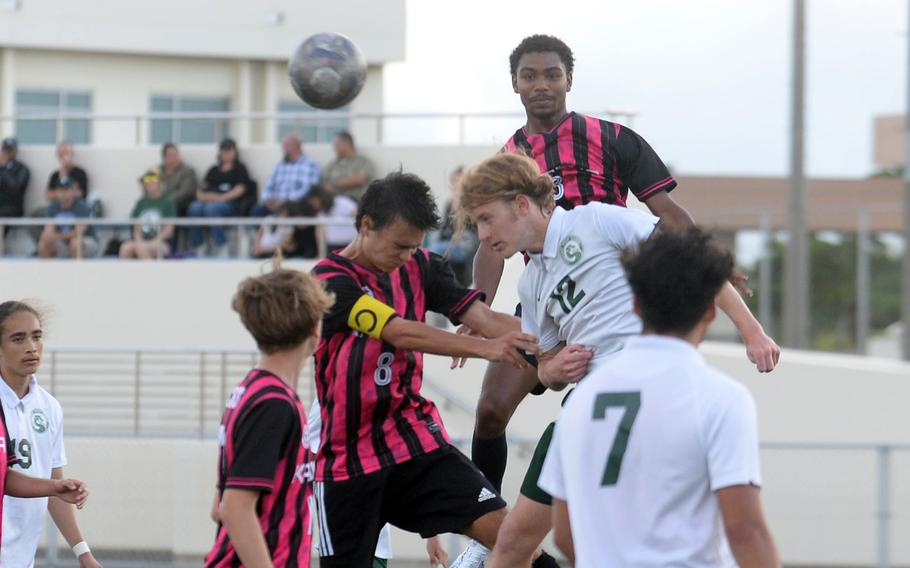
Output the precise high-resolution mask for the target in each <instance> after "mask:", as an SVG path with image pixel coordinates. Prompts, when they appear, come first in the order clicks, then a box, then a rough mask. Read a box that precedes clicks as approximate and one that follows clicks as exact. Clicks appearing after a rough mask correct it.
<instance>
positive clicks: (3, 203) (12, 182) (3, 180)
mask: <svg viewBox="0 0 910 568" xmlns="http://www.w3.org/2000/svg"><path fill="white" fill-rule="evenodd" d="M29 175H30V174H29V171H28V167H26V165H25V164H23V163H22V162H19V161H16V160H10V161H9V162H7V163H6V164H4V165H2V166H0V217H22V214H23V212H24V211H25V207H24V205H23V204H24V202H25V190H26V189H27V188H28V179H29Z"/></svg>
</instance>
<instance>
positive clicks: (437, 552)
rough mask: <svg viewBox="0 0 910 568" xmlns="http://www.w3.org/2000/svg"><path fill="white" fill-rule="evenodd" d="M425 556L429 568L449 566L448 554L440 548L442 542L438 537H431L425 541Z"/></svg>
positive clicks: (443, 548)
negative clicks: (427, 557)
mask: <svg viewBox="0 0 910 568" xmlns="http://www.w3.org/2000/svg"><path fill="white" fill-rule="evenodd" d="M427 555H428V556H429V557H430V566H431V567H435V566H442V568H445V567H446V566H448V565H449V553H448V552H446V549H445V547H443V546H442V540H440V538H439V537H438V536H431V537H430V538H428V539H427Z"/></svg>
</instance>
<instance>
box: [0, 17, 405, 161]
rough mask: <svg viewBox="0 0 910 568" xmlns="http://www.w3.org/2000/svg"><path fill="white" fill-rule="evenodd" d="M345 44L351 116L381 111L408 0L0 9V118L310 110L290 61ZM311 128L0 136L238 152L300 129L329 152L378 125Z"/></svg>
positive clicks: (64, 126) (114, 128)
mask: <svg viewBox="0 0 910 568" xmlns="http://www.w3.org/2000/svg"><path fill="white" fill-rule="evenodd" d="M354 14H356V17H355V16H354ZM322 31H336V32H340V33H344V34H345V35H347V36H349V37H350V38H352V39H353V40H354V41H355V42H356V43H357V44H358V45H359V46H360V48H361V50H362V51H363V53H364V55H365V56H366V59H367V61H368V64H369V71H368V77H367V82H366V85H365V87H364V90H363V92H362V93H361V95H360V96H359V97H358V98H357V99H356V100H355V101H354V102H353V103H351V105H350V108H348V109H342V110H349V111H351V112H371V113H373V112H375V113H378V112H381V111H382V106H383V104H382V75H383V65H384V64H386V63H388V62H390V61H398V60H403V59H404V48H405V2H404V0H383V1H382V2H372V1H370V0H349V1H346V2H299V1H294V0H274V1H272V2H268V3H265V4H263V3H260V2H245V1H242V0H219V1H218V2H185V1H179V0H158V1H156V2H71V1H68V0H42V1H40V2H39V1H36V0H12V1H6V2H2V4H0V115H5V116H10V115H14V114H20V115H21V114H28V113H42V114H45V113H59V112H84V113H96V114H99V115H105V114H144V113H148V112H180V111H184V112H220V111H236V112H244V113H249V112H277V111H286V112H313V113H316V112H317V111H315V109H312V108H310V107H308V106H307V105H305V104H304V103H303V102H301V101H300V100H299V99H298V98H297V97H296V96H295V95H294V93H293V91H292V90H291V88H290V86H289V84H288V80H287V58H288V56H289V55H290V54H291V52H292V51H293V49H294V48H295V47H296V46H297V45H298V44H299V43H300V42H301V41H302V40H303V39H304V38H306V37H307V36H309V35H311V34H313V33H316V32H322ZM320 124H321V127H319V126H317V125H316V124H308V125H306V126H305V127H304V126H301V125H300V124H294V123H292V122H287V121H286V122H276V121H236V122H235V123H232V122H231V121H224V120H193V121H190V120H165V119H159V120H141V121H138V124H137V121H135V120H133V121H131V120H122V121H109V120H99V121H94V122H91V121H85V120H66V121H55V120H48V121H41V122H34V121H19V122H12V121H9V120H5V121H3V122H2V123H0V134H2V136H10V135H14V136H17V137H18V138H19V140H20V143H22V144H23V145H32V144H53V143H54V142H55V141H56V140H58V139H59V138H66V139H69V140H72V141H73V142H75V143H77V144H86V145H93V146H101V147H118V146H133V147H135V146H136V145H137V143H140V144H148V145H159V144H161V143H163V142H166V141H174V142H178V143H181V144H207V145H209V144H213V143H214V142H215V141H216V140H218V139H220V138H221V137H223V136H226V135H230V136H232V137H234V138H236V139H237V141H238V142H239V143H240V144H241V146H246V145H249V144H263V143H265V144H272V143H275V142H276V141H277V140H279V139H280V138H281V137H282V136H283V135H284V134H286V133H287V132H289V131H291V130H294V129H297V130H298V131H299V132H300V133H301V134H302V135H303V137H304V139H305V141H310V142H329V141H330V140H331V138H332V136H333V135H334V133H335V132H337V131H338V130H341V129H348V128H352V129H353V130H354V131H355V132H354V134H355V137H356V136H358V135H360V136H361V137H364V138H366V137H371V138H375V133H373V132H365V131H364V129H375V128H376V126H375V125H371V124H357V125H348V124H347V122H346V121H344V120H340V121H339V120H336V121H334V122H331V123H320Z"/></svg>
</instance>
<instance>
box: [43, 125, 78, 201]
mask: <svg viewBox="0 0 910 568" xmlns="http://www.w3.org/2000/svg"><path fill="white" fill-rule="evenodd" d="M75 156H76V152H75V150H74V149H73V144H72V143H71V142H67V141H66V140H64V141H62V142H60V143H59V144H57V160H58V161H59V162H60V167H59V168H58V169H56V170H54V173H52V174H51V177H50V179H48V180H47V193H46V194H45V200H46V201H47V202H48V203H50V202H51V201H53V200H54V198H55V196H56V195H57V194H56V193H54V191H55V190H56V189H57V188H61V187H72V186H73V183H72V182H75V186H76V188H77V189H78V192H79V197H81V198H82V199H86V198H87V197H88V174H87V173H85V170H83V169H82V168H80V167H79V166H77V165H76V164H75V163H74V162H73V159H74V158H75Z"/></svg>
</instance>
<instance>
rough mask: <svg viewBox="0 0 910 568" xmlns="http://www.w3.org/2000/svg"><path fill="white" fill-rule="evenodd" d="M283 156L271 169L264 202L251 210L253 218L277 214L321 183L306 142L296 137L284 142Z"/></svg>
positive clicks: (282, 146) (289, 137)
mask: <svg viewBox="0 0 910 568" xmlns="http://www.w3.org/2000/svg"><path fill="white" fill-rule="evenodd" d="M281 150H282V151H283V152H284V157H283V158H282V160H281V161H280V162H278V164H276V165H275V167H274V168H273V169H272V175H270V176H269V181H268V182H267V183H266V184H265V187H264V188H263V189H262V196H261V197H262V202H261V203H259V204H257V205H256V206H254V207H253V209H252V210H251V211H250V216H252V217H265V216H266V215H270V214H271V215H274V214H275V213H277V212H278V209H279V208H280V207H281V206H282V205H285V204H287V203H293V202H295V201H300V200H301V199H303V198H304V197H306V195H307V194H308V193H309V192H310V188H311V187H313V185H314V184H316V183H319V175H320V170H319V166H318V165H317V164H316V162H314V161H313V160H311V159H310V158H309V157H307V156H305V155H304V154H303V143H302V142H301V141H300V138H298V137H297V136H296V135H294V134H288V135H287V136H285V137H284V139H283V140H282V141H281Z"/></svg>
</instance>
